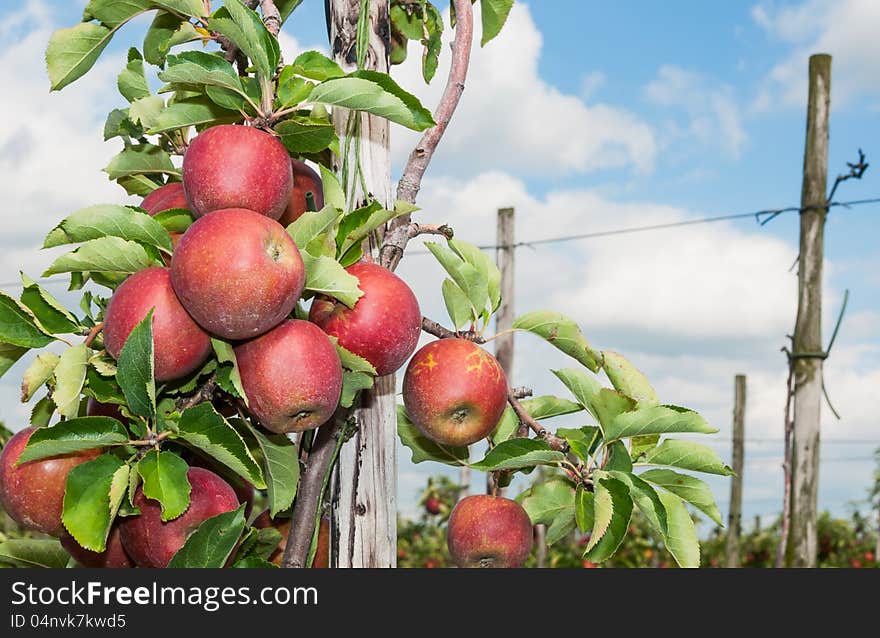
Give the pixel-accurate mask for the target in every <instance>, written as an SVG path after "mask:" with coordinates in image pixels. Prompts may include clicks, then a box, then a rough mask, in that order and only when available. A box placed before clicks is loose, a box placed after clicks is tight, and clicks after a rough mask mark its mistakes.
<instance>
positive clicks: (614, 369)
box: [602, 350, 660, 408]
mask: <svg viewBox="0 0 880 638" xmlns="http://www.w3.org/2000/svg"><path fill="white" fill-rule="evenodd" d="M602 361H603V364H602V368H603V369H604V370H605V374H607V375H608V380H609V381H611V385H613V386H614V388H615V389H616V390H619V391H620V392H622V393H623V394H625V395H627V396H628V397H631V398H633V399H635V400H636V401H637V402H638V404H639V407H640V408H652V407H654V406H657V405H660V399H659V398H657V392H655V391H654V388H653V386H651V383H650V382H649V381H648V378H647V377H646V376H645V375H644V374H642V372H641V370H639V369H638V368H636V367H635V366H634V365H633V364H631V363H630V362H629V361H627V360H626V359H625V358H624V357H623V356H622V355H620V354H618V353H616V352H613V351H611V350H604V351H603V352H602Z"/></svg>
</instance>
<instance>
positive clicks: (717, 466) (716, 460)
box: [637, 439, 733, 476]
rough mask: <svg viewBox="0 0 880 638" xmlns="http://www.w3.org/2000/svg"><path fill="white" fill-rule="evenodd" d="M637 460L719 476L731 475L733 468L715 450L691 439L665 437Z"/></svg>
mask: <svg viewBox="0 0 880 638" xmlns="http://www.w3.org/2000/svg"><path fill="white" fill-rule="evenodd" d="M637 462H638V463H639V464H640V465H669V466H672V467H678V468H681V469H683V470H693V471H695V472H705V473H707V474H720V475H721V476H732V475H733V470H732V469H730V468H729V467H728V466H727V465H725V464H724V461H722V460H721V457H719V456H718V454H717V453H716V452H715V450H713V449H712V448H710V447H707V446H705V445H701V444H700V443H694V442H693V441H681V440H677V439H667V440H665V441H663V443H661V444H660V445H659V446H657V447H655V448H654V449H652V450H651V451H649V452H648V453H647V454H646V455H645V457H644V458H642V459H639V460H638V461H637Z"/></svg>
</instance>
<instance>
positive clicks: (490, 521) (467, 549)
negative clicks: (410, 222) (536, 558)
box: [446, 494, 532, 567]
mask: <svg viewBox="0 0 880 638" xmlns="http://www.w3.org/2000/svg"><path fill="white" fill-rule="evenodd" d="M446 542H447V545H448V546H449V553H450V555H451V556H452V560H454V561H455V564H456V565H458V566H459V567H522V566H523V564H524V563H525V562H526V558H528V556H529V552H530V551H532V522H531V520H529V515H528V514H526V511H525V510H524V509H523V508H522V506H521V505H520V504H519V503H517V502H516V501H512V500H510V499H509V498H504V497H501V496H491V495H489V494H476V495H474V496H468V497H465V498H463V499H462V500H460V501H459V502H458V503H457V504H456V506H455V507H454V508H453V510H452V514H451V515H450V516H449V527H448V528H447V530H446Z"/></svg>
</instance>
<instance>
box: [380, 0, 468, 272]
mask: <svg viewBox="0 0 880 638" xmlns="http://www.w3.org/2000/svg"><path fill="white" fill-rule="evenodd" d="M453 5H454V7H455V15H456V24H455V38H454V39H453V41H452V64H451V66H450V68H449V77H448V79H447V80H446V88H445V89H444V90H443V96H442V97H441V98H440V104H439V105H438V106H437V110H436V111H435V112H434V121H435V122H436V123H437V124H436V125H435V126H434V127H432V128H430V129H428V130H427V131H425V134H424V135H423V136H422V139H421V140H419V143H418V145H416V147H415V148H414V149H413V151H412V153H410V156H409V159H408V160H407V163H406V166H405V167H404V169H403V175H402V176H401V178H400V181H399V182H398V183H397V199H399V200H402V201H405V202H409V203H410V204H414V203H415V201H416V197H417V196H418V193H419V189H420V188H421V186H422V177H423V176H424V174H425V170H426V169H427V168H428V164H429V163H430V162H431V157H433V155H434V151H435V150H436V149H437V144H439V143H440V139H441V138H442V137H443V133H444V132H446V127H447V126H449V121H450V120H451V119H452V115H453V114H454V113H455V109H456V107H458V102H459V100H460V99H461V94H462V93H463V92H464V83H465V79H466V78H467V72H468V66H469V64H470V57H471V44H472V41H473V33H474V19H473V9H472V7H471V0H453ZM409 223H410V220H409V215H403V216H401V217H398V218H397V219H395V220H394V221H392V222H391V225H390V228H389V229H388V232H387V233H386V234H385V241H384V243H383V245H382V249H381V251H380V255H381V260H380V263H381V264H382V265H383V266H385V267H386V268H389V269H390V270H394V269H395V268H397V264H399V263H400V259H401V258H402V257H403V251H404V250H405V249H406V244H407V243H408V242H409V240H410V237H409V228H408V226H409Z"/></svg>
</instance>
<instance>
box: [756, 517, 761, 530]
mask: <svg viewBox="0 0 880 638" xmlns="http://www.w3.org/2000/svg"><path fill="white" fill-rule="evenodd" d="M760 533H761V515H760V514H755V534H756V535H757V534H760Z"/></svg>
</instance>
